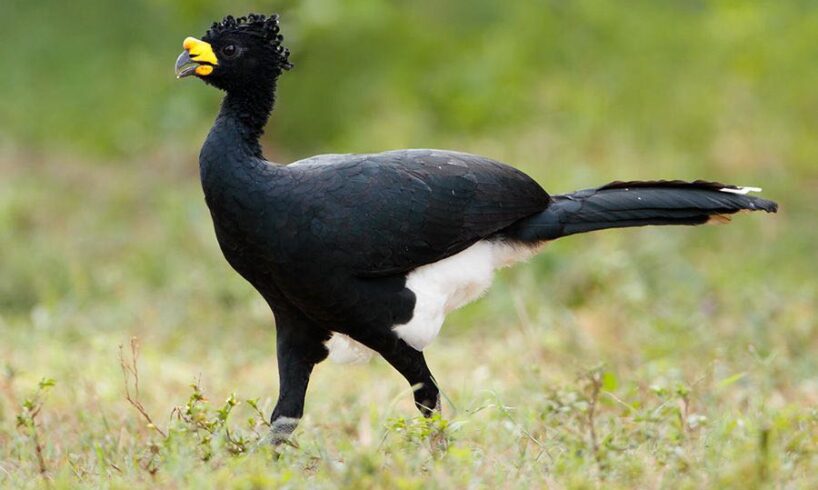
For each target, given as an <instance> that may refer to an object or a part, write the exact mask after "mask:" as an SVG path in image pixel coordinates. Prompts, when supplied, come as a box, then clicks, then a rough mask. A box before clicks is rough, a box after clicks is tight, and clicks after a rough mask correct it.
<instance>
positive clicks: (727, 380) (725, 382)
mask: <svg viewBox="0 0 818 490" xmlns="http://www.w3.org/2000/svg"><path fill="white" fill-rule="evenodd" d="M745 376H747V372H746V371H745V372H741V373H737V374H734V375H732V376H728V377H727V378H724V379H723V380H721V381H719V384H718V385H717V386H718V387H719V388H727V387H728V386H730V385H731V384H733V383H735V382H737V381H739V380H741V379H743V378H744V377H745Z"/></svg>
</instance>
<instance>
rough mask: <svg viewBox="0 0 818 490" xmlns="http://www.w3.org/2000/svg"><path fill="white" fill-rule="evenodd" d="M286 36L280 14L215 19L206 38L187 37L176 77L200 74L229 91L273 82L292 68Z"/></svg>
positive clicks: (205, 79) (218, 86) (216, 85)
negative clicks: (279, 22) (284, 39)
mask: <svg viewBox="0 0 818 490" xmlns="http://www.w3.org/2000/svg"><path fill="white" fill-rule="evenodd" d="M282 40H283V37H282V36H281V34H279V25H278V15H271V16H269V17H267V16H264V15H259V14H250V15H248V16H247V17H239V18H234V17H232V16H229V15H228V16H227V17H225V18H224V19H223V20H222V21H221V22H214V23H213V25H212V26H211V27H210V29H209V30H208V31H207V32H206V33H205V35H204V36H203V37H202V39H196V38H194V37H188V38H187V39H185V40H184V42H183V43H182V47H183V48H184V49H185V50H184V52H182V54H180V55H179V58H177V60H176V77H177V78H184V77H189V76H196V77H198V78H201V79H202V80H204V81H205V82H206V83H208V84H210V85H213V86H215V87H217V88H220V89H222V90H224V91H227V92H232V91H242V90H246V89H249V88H251V87H254V86H257V85H258V84H262V85H263V86H271V85H272V84H273V83H274V82H275V80H276V79H277V78H278V76H279V75H280V74H281V72H282V71H284V70H289V69H290V68H292V65H291V64H290V62H289V60H288V59H287V58H288V57H289V54H290V52H289V51H288V50H287V49H286V48H285V47H284V46H282V45H281V41H282Z"/></svg>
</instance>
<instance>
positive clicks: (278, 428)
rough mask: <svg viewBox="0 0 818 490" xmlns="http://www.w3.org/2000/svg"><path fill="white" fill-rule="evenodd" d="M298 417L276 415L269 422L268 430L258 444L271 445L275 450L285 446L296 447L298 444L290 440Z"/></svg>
mask: <svg viewBox="0 0 818 490" xmlns="http://www.w3.org/2000/svg"><path fill="white" fill-rule="evenodd" d="M299 420H300V419H297V418H294V417H278V418H277V419H275V420H274V421H273V423H272V424H270V431H269V432H267V435H266V436H264V437H262V438H261V440H260V441H259V446H266V447H273V448H274V449H276V452H278V451H280V450H281V449H283V448H284V447H286V446H292V447H295V448H297V447H298V444H296V442H295V441H292V440H290V436H291V435H292V433H293V431H295V428H296V427H297V426H298V421H299Z"/></svg>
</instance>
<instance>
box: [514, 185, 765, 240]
mask: <svg viewBox="0 0 818 490" xmlns="http://www.w3.org/2000/svg"><path fill="white" fill-rule="evenodd" d="M760 190H761V189H758V188H753V187H737V186H734V185H725V184H719V183H717V182H704V181H696V182H683V181H678V180H674V181H665V180H659V181H653V182H612V183H610V184H608V185H605V186H602V187H599V188H596V189H586V190H582V191H577V192H573V193H571V194H563V195H559V196H553V197H552V199H553V202H552V203H551V204H550V205H549V206H548V207H547V208H546V209H545V210H544V211H543V212H542V213H540V214H537V215H535V216H532V217H530V218H526V219H524V220H522V221H520V222H518V223H517V224H515V225H514V226H513V227H512V228H511V229H509V230H508V231H509V236H510V237H512V238H514V239H517V240H521V241H524V242H532V241H542V240H553V239H556V238H560V237H564V236H568V235H573V234H576V233H585V232H587V231H594V230H604V229H606V228H625V227H631V226H646V225H700V224H703V223H708V222H726V221H729V220H730V218H729V215H731V214H734V213H737V212H739V211H766V212H768V213H775V212H776V211H777V210H778V204H776V203H775V202H773V201H768V200H766V199H761V198H758V197H752V196H748V195H747V194H748V193H749V192H757V191H760Z"/></svg>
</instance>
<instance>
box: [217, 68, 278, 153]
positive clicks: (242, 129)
mask: <svg viewBox="0 0 818 490" xmlns="http://www.w3.org/2000/svg"><path fill="white" fill-rule="evenodd" d="M274 102H275V82H273V83H272V84H271V86H267V87H247V88H244V89H239V90H233V91H230V92H228V93H227V95H226V96H225V97H224V100H223V101H222V108H221V111H220V112H219V117H218V118H217V119H216V126H214V129H217V128H218V127H219V126H220V125H223V126H224V127H225V130H227V131H230V132H233V133H234V134H233V135H231V136H233V137H238V140H239V141H240V143H241V144H240V145H239V149H240V150H242V151H243V152H246V153H248V155H247V156H253V157H256V158H262V155H261V145H260V144H259V138H260V137H261V135H262V134H264V126H265V125H267V120H268V119H269V118H270V113H271V112H272V111H273V104H274ZM239 141H237V142H239Z"/></svg>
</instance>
